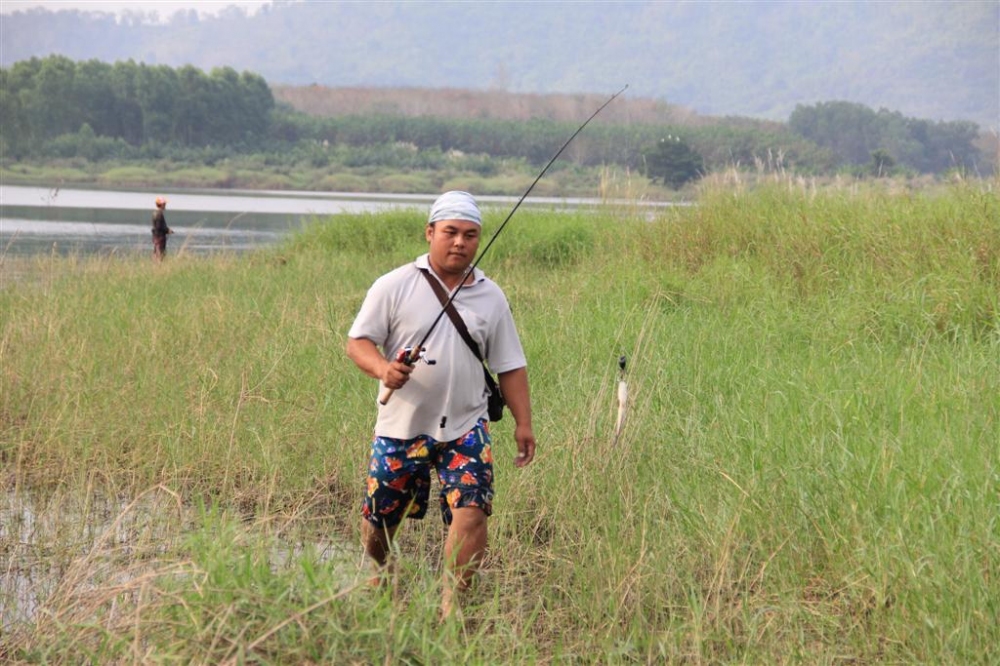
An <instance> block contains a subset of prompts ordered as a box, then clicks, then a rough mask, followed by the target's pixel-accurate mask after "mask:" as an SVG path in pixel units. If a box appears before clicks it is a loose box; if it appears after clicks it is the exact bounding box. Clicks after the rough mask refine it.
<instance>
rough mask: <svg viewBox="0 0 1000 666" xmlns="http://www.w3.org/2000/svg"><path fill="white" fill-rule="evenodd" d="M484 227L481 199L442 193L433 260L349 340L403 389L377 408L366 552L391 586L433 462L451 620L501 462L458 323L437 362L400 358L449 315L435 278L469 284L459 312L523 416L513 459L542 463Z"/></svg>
mask: <svg viewBox="0 0 1000 666" xmlns="http://www.w3.org/2000/svg"><path fill="white" fill-rule="evenodd" d="M481 231H482V220H481V215H480V211H479V207H478V205H477V204H476V201H475V199H474V198H473V197H472V195H470V194H468V193H467V192H458V191H452V192H446V193H444V194H442V195H441V196H440V197H438V199H437V200H436V201H435V202H434V204H433V205H432V206H431V210H430V215H429V216H428V221H427V226H426V228H425V230H424V235H425V238H426V240H427V242H428V246H429V248H428V249H429V251H428V253H427V254H425V255H422V256H421V257H418V258H417V259H416V260H415V261H414V262H412V263H409V264H406V265H404V266H401V267H399V268H397V269H396V270H394V271H391V272H390V273H387V274H385V275H383V276H382V277H380V278H379V279H378V280H376V281H375V283H374V284H373V285H372V287H371V288H370V289H369V291H368V294H367V296H366V297H365V300H364V303H363V304H362V306H361V310H360V311H359V312H358V315H357V318H356V319H355V321H354V324H353V325H352V326H351V329H350V331H349V333H348V341H347V354H348V356H349V357H350V358H351V360H353V361H354V363H355V364H356V365H357V366H358V368H360V369H361V370H362V371H363V372H364V373H365V374H367V375H368V376H370V377H373V378H375V379H378V380H380V386H379V388H380V390H385V389H392V390H393V391H394V392H393V393H392V395H391V398H390V399H389V400H388V401H386V402H385V404H384V405H380V407H379V409H378V417H377V420H376V423H375V432H374V437H373V440H372V443H371V452H370V460H369V466H368V483H367V492H366V496H365V500H364V504H363V507H362V516H363V520H362V540H363V542H364V547H365V551H366V552H367V553H368V555H369V556H370V557H371V558H372V559H373V560H374V561H375V564H376V566H377V569H378V579H381V576H382V575H383V574H384V573H385V568H386V565H387V560H388V556H389V552H390V544H391V543H392V538H393V535H394V534H395V533H396V530H397V528H398V527H399V524H400V523H401V522H402V520H403V518H415V519H421V518H423V517H424V515H425V513H426V511H427V506H428V500H429V495H430V480H431V479H430V469H431V468H432V467H433V468H434V469H435V471H436V472H437V475H438V479H439V481H440V484H441V490H440V494H439V498H438V500H439V505H440V509H441V515H442V519H443V520H444V522H445V524H447V525H448V536H447V538H446V540H445V552H444V555H445V560H446V571H445V576H444V581H443V589H442V599H441V611H442V616H443V617H448V616H449V615H450V614H451V613H452V611H453V608H454V604H455V603H456V601H457V599H456V592H461V591H462V590H465V589H466V588H467V587H468V585H469V583H470V582H471V580H472V577H473V576H474V575H475V572H476V570H477V567H478V564H479V563H480V561H481V560H482V558H483V556H484V554H485V551H486V545H487V528H486V521H487V518H488V517H489V516H490V514H491V513H492V510H493V464H492V463H493V455H492V451H491V439H490V432H489V421H488V420H487V397H488V389H487V388H486V383H485V381H484V375H483V368H482V363H481V362H480V361H479V360H478V359H477V358H476V357H475V355H474V354H473V352H472V350H471V349H470V347H469V346H468V345H467V344H466V342H465V341H464V340H463V338H462V336H461V335H460V333H459V332H458V330H457V329H456V327H455V325H454V323H453V322H452V321H451V320H449V319H442V320H441V321H440V322H439V325H438V326H436V327H435V328H434V330H433V331H432V332H431V333H430V336H429V337H428V338H427V340H426V343H425V348H426V350H427V351H426V356H427V357H428V358H429V359H431V360H433V364H431V363H419V362H417V363H414V364H412V365H411V364H407V363H404V362H402V361H401V360H399V359H401V355H400V351H401V350H402V349H403V348H404V347H407V346H409V345H415V344H417V343H418V342H419V341H420V340H421V339H422V338H423V337H424V336H425V335H426V334H427V332H428V331H429V330H430V328H431V325H432V324H433V322H434V320H435V318H436V317H437V315H438V314H439V313H440V311H441V302H440V300H439V299H438V297H437V296H436V295H435V291H434V289H433V288H432V286H431V284H430V283H429V282H428V277H429V278H430V279H431V280H435V281H437V282H438V283H440V285H441V286H442V287H443V288H444V290H445V291H446V292H447V293H449V294H451V293H453V292H454V291H455V289H457V288H458V287H459V285H462V288H461V290H460V291H459V292H458V294H457V296H456V297H455V299H454V301H453V305H454V307H455V309H456V310H457V311H458V313H459V315H460V316H461V318H462V320H463V321H464V323H465V325H466V327H467V328H468V332H469V334H470V335H471V337H472V339H473V340H474V341H475V343H476V344H477V345H478V347H479V351H480V354H481V355H482V357H483V358H484V359H485V360H486V361H487V363H488V364H489V367H490V368H491V369H492V370H493V371H494V372H496V373H497V374H498V377H499V384H500V390H501V392H502V393H503V396H504V398H505V399H506V402H507V406H508V407H509V408H510V412H511V414H512V415H513V417H514V421H515V429H514V439H515V440H516V444H517V451H518V453H517V458H516V459H515V461H514V464H515V465H516V466H517V467H524V466H526V465H528V464H529V463H531V461H532V460H533V459H534V457H535V435H534V431H533V429H532V424H531V400H530V395H529V387H528V373H527V368H526V365H527V363H526V360H525V357H524V352H523V350H522V348H521V343H520V340H519V338H518V335H517V330H516V328H515V325H514V319H513V316H512V315H511V311H510V306H509V305H508V303H507V298H506V296H505V295H504V293H503V291H501V289H500V288H499V287H498V286H497V285H496V284H495V283H494V282H493V281H491V280H490V279H489V278H487V277H486V276H485V275H484V274H483V273H482V271H480V270H479V269H475V270H474V271H472V273H471V274H470V272H469V267H470V266H471V264H472V261H473V259H474V258H475V256H476V251H477V249H478V247H479V241H480V236H481Z"/></svg>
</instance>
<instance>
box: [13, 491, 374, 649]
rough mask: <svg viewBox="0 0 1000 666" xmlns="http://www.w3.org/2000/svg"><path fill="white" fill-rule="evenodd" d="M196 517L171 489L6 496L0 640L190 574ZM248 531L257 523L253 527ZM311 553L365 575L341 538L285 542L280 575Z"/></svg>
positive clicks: (349, 576)
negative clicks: (164, 578) (186, 559)
mask: <svg viewBox="0 0 1000 666" xmlns="http://www.w3.org/2000/svg"><path fill="white" fill-rule="evenodd" d="M195 516H196V512H195V511H193V510H192V509H191V508H190V507H187V506H185V505H183V503H181V502H180V500H179V499H178V497H177V496H176V495H175V494H173V493H172V492H170V491H167V490H165V489H162V488H157V489H153V490H152V491H149V492H146V493H143V494H141V495H140V496H138V497H136V498H133V499H130V500H127V499H125V498H113V497H109V496H106V495H99V494H98V495H94V494H90V495H85V496H79V495H71V494H54V495H49V496H42V495H40V494H37V493H28V492H23V491H18V490H14V489H12V490H7V491H4V492H2V493H0V634H4V633H8V632H13V631H18V630H25V629H27V628H28V627H30V626H32V625H33V624H34V622H35V621H36V620H37V619H38V618H39V616H40V614H45V615H47V616H54V617H59V618H63V619H71V618H74V617H79V616H81V615H82V616H83V617H86V616H87V613H88V612H91V610H92V609H93V608H95V607H98V606H100V605H101V603H102V601H103V600H104V599H106V598H111V597H115V598H117V599H124V600H125V601H126V603H127V600H128V599H127V598H128V597H129V596H131V593H132V588H133V587H135V585H134V583H135V581H138V580H140V579H143V580H148V579H151V578H152V579H155V578H156V577H157V576H159V575H163V574H164V573H165V572H170V574H171V575H186V573H188V572H190V565H189V564H182V562H181V558H179V556H178V552H179V551H180V550H181V548H182V544H183V542H184V540H185V539H186V538H187V537H188V536H189V535H190V534H191V533H192V532H194V531H196V530H198V529H199V527H198V525H197V523H196V520H195ZM246 529H247V530H248V531H250V530H253V529H254V524H253V523H249V524H247V526H246ZM306 549H309V550H310V552H311V553H313V554H314V555H313V556H314V557H315V558H316V559H318V560H319V561H320V562H325V563H330V564H331V565H332V566H334V567H337V569H338V570H339V571H341V572H342V573H341V575H343V577H344V579H345V581H353V580H354V579H356V578H357V577H358V576H359V575H363V573H361V563H362V557H361V550H360V547H359V546H355V547H352V546H350V545H348V544H345V543H342V542H338V541H336V540H328V539H316V538H314V537H310V538H303V537H301V536H299V537H297V536H294V530H289V533H288V534H286V535H284V536H283V537H282V538H275V539H274V542H273V545H272V547H271V549H270V552H269V553H268V554H267V557H268V558H269V562H270V563H271V566H272V567H273V568H280V567H288V566H293V565H294V562H295V561H296V560H297V559H298V558H300V557H302V555H303V553H304V552H305V550H306Z"/></svg>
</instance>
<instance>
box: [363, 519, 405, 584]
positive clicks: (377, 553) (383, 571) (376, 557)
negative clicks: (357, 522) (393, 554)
mask: <svg viewBox="0 0 1000 666" xmlns="http://www.w3.org/2000/svg"><path fill="white" fill-rule="evenodd" d="M398 527H399V525H393V526H392V527H388V528H384V527H375V526H374V525H372V524H371V523H369V522H368V521H367V520H365V519H363V518H362V519H361V543H362V545H363V546H364V547H365V552H366V553H367V554H368V557H370V558H372V561H373V562H374V564H375V575H374V576H373V577H372V578H371V580H369V584H370V585H372V586H379V585H383V584H384V583H385V579H386V575H387V574H391V573H392V567H391V566H389V567H387V566H386V564H387V563H388V561H389V551H390V547H391V545H392V538H393V536H395V534H396V528H398Z"/></svg>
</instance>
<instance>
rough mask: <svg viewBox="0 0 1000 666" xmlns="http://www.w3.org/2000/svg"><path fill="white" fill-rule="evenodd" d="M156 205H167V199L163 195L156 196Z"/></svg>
mask: <svg viewBox="0 0 1000 666" xmlns="http://www.w3.org/2000/svg"><path fill="white" fill-rule="evenodd" d="M156 205H157V206H166V205H167V200H166V199H164V198H163V197H156Z"/></svg>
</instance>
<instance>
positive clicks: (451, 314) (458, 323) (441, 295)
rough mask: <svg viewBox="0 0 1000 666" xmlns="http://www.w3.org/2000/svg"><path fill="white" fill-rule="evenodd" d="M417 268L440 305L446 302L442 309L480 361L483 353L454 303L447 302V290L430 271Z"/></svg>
mask: <svg viewBox="0 0 1000 666" xmlns="http://www.w3.org/2000/svg"><path fill="white" fill-rule="evenodd" d="M419 270H420V272H421V273H423V274H424V277H425V278H427V282H429V283H430V285H431V289H433V290H434V294H435V295H436V296H437V297H438V300H439V301H441V305H445V304H446V303H447V307H446V308H445V309H444V311H445V312H447V313H448V318H449V319H451V322H452V323H453V324H455V328H456V329H458V334H459V335H461V336H462V339H463V340H465V344H467V345H469V349H471V350H472V353H473V354H475V355H476V358H477V359H479V362H480V363H482V362H483V355H482V354H481V353H480V352H479V345H477V344H476V342H475V340H473V339H472V336H471V335H470V334H469V329H468V328H467V327H466V326H465V320H464V319H462V315H460V314H458V310H456V309H455V304H454V303H449V302H448V292H446V291H445V290H444V287H443V286H442V285H441V283H440V282H438V280H437V278H435V277H434V276H433V275H431V273H430V271H428V270H427V269H426V268H421V269H419Z"/></svg>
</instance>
